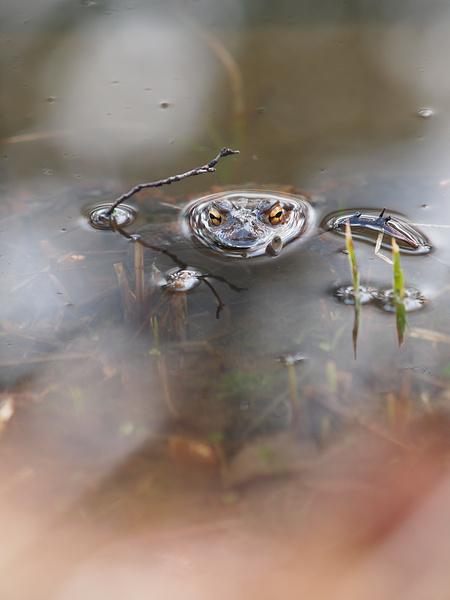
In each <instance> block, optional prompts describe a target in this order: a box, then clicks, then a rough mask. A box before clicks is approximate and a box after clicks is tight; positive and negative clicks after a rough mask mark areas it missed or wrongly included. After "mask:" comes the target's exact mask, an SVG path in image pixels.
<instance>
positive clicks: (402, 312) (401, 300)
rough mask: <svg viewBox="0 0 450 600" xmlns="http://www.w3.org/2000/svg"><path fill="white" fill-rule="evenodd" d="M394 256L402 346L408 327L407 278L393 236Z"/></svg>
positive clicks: (395, 295) (395, 294)
mask: <svg viewBox="0 0 450 600" xmlns="http://www.w3.org/2000/svg"><path fill="white" fill-rule="evenodd" d="M392 257H393V260H394V266H393V271H394V304H395V317H396V324H397V337H398V345H399V346H401V345H402V344H403V340H404V337H405V331H406V327H407V320H406V307H405V279H404V277H403V271H402V267H401V265H400V249H399V247H398V244H397V242H396V241H395V239H394V238H392Z"/></svg>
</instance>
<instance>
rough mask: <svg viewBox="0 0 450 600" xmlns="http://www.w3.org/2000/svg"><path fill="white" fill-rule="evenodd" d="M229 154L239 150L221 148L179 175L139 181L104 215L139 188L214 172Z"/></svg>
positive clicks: (107, 214)
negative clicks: (145, 181)
mask: <svg viewBox="0 0 450 600" xmlns="http://www.w3.org/2000/svg"><path fill="white" fill-rule="evenodd" d="M231 154H239V150H230V148H222V150H221V151H220V152H219V154H218V155H217V156H216V157H215V158H213V159H212V160H211V161H210V162H209V163H207V164H206V165H203V166H202V167H197V168H196V169H192V170H190V171H186V172H185V173H181V174H180V175H173V176H172V177H167V178H166V179H159V180H158V181H149V182H148V183H139V184H138V185H135V186H134V188H132V189H131V190H129V191H128V192H126V193H125V194H122V196H120V197H119V198H117V200H115V201H114V202H113V203H112V204H111V206H110V207H109V208H108V210H107V211H106V212H105V217H110V216H111V215H112V213H113V212H114V210H115V209H116V208H117V207H118V206H119V204H121V203H122V202H124V200H128V198H131V196H134V194H136V193H137V192H139V191H140V190H143V189H144V188H154V187H161V186H163V185H170V184H171V183H174V182H176V181H181V180H182V179H187V178H188V177H194V176H195V175H202V174H203V173H214V171H215V170H216V169H215V168H214V167H215V166H216V164H217V163H218V162H219V160H220V159H221V158H223V157H224V156H230V155H231Z"/></svg>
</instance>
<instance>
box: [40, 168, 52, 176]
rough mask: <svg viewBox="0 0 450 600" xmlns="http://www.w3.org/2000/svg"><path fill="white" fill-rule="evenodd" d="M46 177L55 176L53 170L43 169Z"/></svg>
mask: <svg viewBox="0 0 450 600" xmlns="http://www.w3.org/2000/svg"><path fill="white" fill-rule="evenodd" d="M42 172H43V173H44V175H53V171H52V170H51V169H42Z"/></svg>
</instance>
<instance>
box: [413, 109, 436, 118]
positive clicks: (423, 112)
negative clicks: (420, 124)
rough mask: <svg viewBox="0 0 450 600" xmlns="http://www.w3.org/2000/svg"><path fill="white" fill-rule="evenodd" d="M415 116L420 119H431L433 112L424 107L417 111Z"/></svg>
mask: <svg viewBox="0 0 450 600" xmlns="http://www.w3.org/2000/svg"><path fill="white" fill-rule="evenodd" d="M417 116H418V117H420V118H421V119H431V117H432V116H434V112H433V109H432V108H428V107H424V108H420V109H419V110H418V111H417Z"/></svg>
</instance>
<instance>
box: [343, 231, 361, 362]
mask: <svg viewBox="0 0 450 600" xmlns="http://www.w3.org/2000/svg"><path fill="white" fill-rule="evenodd" d="M345 244H346V246H347V252H348V259H349V262H350V269H351V272H352V280H353V293H354V297H355V320H354V323H353V333H352V336H353V350H354V352H355V358H356V349H357V341H358V333H359V328H360V324H361V292H360V286H359V283H360V277H359V271H358V265H357V264H356V255H355V246H354V244H353V238H352V230H351V227H350V221H348V220H347V222H346V224H345Z"/></svg>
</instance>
